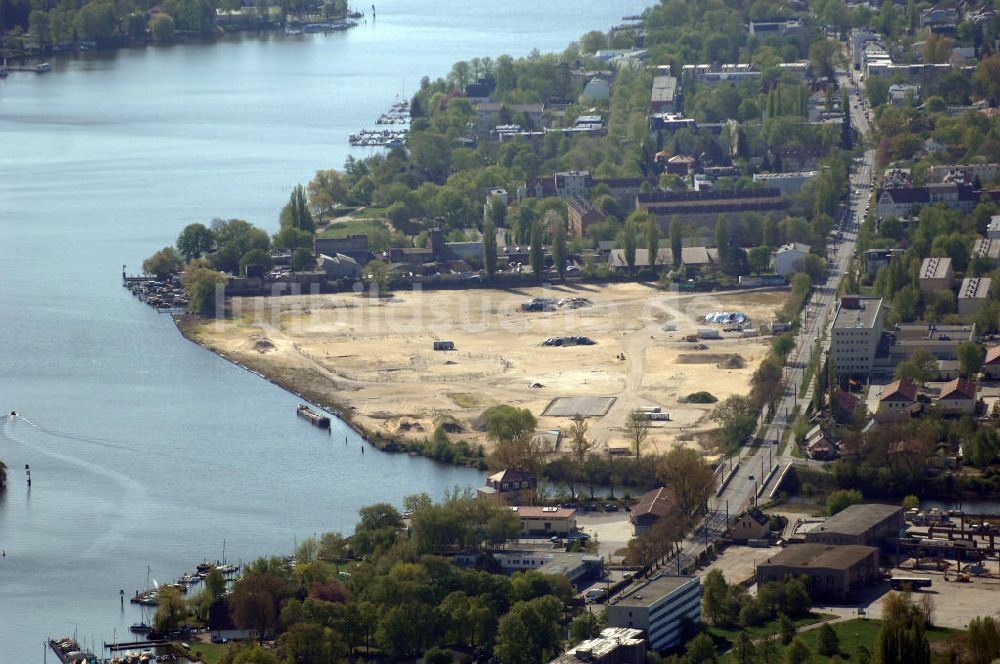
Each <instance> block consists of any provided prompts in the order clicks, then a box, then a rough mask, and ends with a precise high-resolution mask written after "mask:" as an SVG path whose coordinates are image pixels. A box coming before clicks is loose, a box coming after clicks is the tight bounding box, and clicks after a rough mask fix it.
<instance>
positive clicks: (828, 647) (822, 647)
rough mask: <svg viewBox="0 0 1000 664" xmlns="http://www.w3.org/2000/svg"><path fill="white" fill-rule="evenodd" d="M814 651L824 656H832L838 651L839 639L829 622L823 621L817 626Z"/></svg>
mask: <svg viewBox="0 0 1000 664" xmlns="http://www.w3.org/2000/svg"><path fill="white" fill-rule="evenodd" d="M816 652H818V653H819V654H820V655H823V656H824V657H833V656H834V655H836V654H837V653H839V652H840V640H839V639H838V638H837V632H835V631H834V630H833V628H832V627H830V625H829V623H824V625H823V626H822V627H820V628H819V643H818V644H817V646H816Z"/></svg>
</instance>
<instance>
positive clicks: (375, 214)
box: [357, 206, 389, 219]
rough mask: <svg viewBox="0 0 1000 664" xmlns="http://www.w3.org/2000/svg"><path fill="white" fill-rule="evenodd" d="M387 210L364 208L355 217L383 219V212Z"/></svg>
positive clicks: (385, 208)
mask: <svg viewBox="0 0 1000 664" xmlns="http://www.w3.org/2000/svg"><path fill="white" fill-rule="evenodd" d="M388 209H389V208H387V207H374V206H372V207H366V208H365V209H364V210H362V211H361V212H359V213H358V214H357V216H358V217H361V218H364V219H380V218H381V219H385V211H386V210H388Z"/></svg>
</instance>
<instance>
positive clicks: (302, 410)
mask: <svg viewBox="0 0 1000 664" xmlns="http://www.w3.org/2000/svg"><path fill="white" fill-rule="evenodd" d="M296 412H297V413H298V414H299V417H304V418H305V419H306V420H308V421H309V423H310V424H312V425H313V426H317V427H319V428H320V429H329V428H330V418H329V417H326V416H325V415H320V414H319V413H317V412H316V411H314V410H313V409H312V408H310V407H309V406H307V405H305V404H303V403H300V404H299V407H298V409H297V410H296Z"/></svg>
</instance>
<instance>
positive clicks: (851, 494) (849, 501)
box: [826, 489, 864, 516]
mask: <svg viewBox="0 0 1000 664" xmlns="http://www.w3.org/2000/svg"><path fill="white" fill-rule="evenodd" d="M862 500H864V496H862V495H861V492H860V491H858V490H857V489H836V490H835V491H831V492H830V495H829V496H827V498H826V511H827V514H829V515H830V516H833V515H834V514H836V513H837V512H840V511H843V510H845V509H847V508H848V507H850V506H851V505H858V504H860V503H861V501H862Z"/></svg>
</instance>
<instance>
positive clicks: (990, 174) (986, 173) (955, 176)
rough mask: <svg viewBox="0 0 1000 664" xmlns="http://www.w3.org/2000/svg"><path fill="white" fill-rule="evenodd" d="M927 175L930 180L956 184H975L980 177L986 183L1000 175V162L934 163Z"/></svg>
mask: <svg viewBox="0 0 1000 664" xmlns="http://www.w3.org/2000/svg"><path fill="white" fill-rule="evenodd" d="M927 177H928V180H929V181H930V182H953V183H956V184H973V183H974V182H975V180H976V179H977V178H978V179H979V181H980V183H981V184H986V183H988V182H992V181H993V180H995V179H997V177H1000V164H934V165H933V166H931V169H930V172H929V173H928V175H927Z"/></svg>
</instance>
